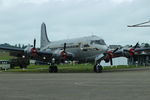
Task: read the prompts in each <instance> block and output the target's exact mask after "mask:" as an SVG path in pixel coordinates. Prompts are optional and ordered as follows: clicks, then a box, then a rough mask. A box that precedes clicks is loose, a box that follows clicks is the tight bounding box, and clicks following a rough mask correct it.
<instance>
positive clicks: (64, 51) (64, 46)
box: [64, 43, 66, 52]
mask: <svg viewBox="0 0 150 100" xmlns="http://www.w3.org/2000/svg"><path fill="white" fill-rule="evenodd" d="M64 52H66V43H64Z"/></svg>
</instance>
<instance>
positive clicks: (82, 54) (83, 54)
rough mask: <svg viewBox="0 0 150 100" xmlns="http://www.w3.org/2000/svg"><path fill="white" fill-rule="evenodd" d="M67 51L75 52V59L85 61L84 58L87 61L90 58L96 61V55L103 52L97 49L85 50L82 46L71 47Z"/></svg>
mask: <svg viewBox="0 0 150 100" xmlns="http://www.w3.org/2000/svg"><path fill="white" fill-rule="evenodd" d="M67 51H68V52H70V53H72V54H74V56H75V57H74V58H75V60H79V61H80V60H81V61H83V60H85V61H88V60H90V61H91V60H92V61H94V60H95V57H96V56H97V55H99V54H101V53H102V52H101V51H96V50H87V51H83V50H81V49H80V48H70V49H67Z"/></svg>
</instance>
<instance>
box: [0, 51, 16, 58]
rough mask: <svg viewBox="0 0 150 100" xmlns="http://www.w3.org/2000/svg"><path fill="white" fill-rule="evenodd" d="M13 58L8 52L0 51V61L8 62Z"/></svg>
mask: <svg viewBox="0 0 150 100" xmlns="http://www.w3.org/2000/svg"><path fill="white" fill-rule="evenodd" d="M12 58H14V57H12V56H10V55H9V53H8V52H3V51H0V60H9V59H12Z"/></svg>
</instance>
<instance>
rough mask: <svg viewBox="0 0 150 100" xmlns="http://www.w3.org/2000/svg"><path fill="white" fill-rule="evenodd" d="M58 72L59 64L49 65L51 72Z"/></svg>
mask: <svg viewBox="0 0 150 100" xmlns="http://www.w3.org/2000/svg"><path fill="white" fill-rule="evenodd" d="M57 72H58V68H57V66H50V67H49V73H57Z"/></svg>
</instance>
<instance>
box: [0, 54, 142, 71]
mask: <svg viewBox="0 0 150 100" xmlns="http://www.w3.org/2000/svg"><path fill="white" fill-rule="evenodd" d="M12 58H13V57H12V56H9V53H8V52H1V53H0V60H9V59H12ZM138 67H143V66H138ZM48 68H49V66H48V65H29V66H28V68H27V69H20V68H19V67H16V68H15V69H9V70H7V71H3V70H2V71H3V72H38V73H39V72H41V73H48ZM103 68H104V70H113V69H126V68H137V67H136V66H125V65H120V66H105V67H103ZM58 72H59V73H75V72H77V73H81V72H83V73H92V72H93V64H88V63H85V64H75V65H72V64H60V65H58Z"/></svg>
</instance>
